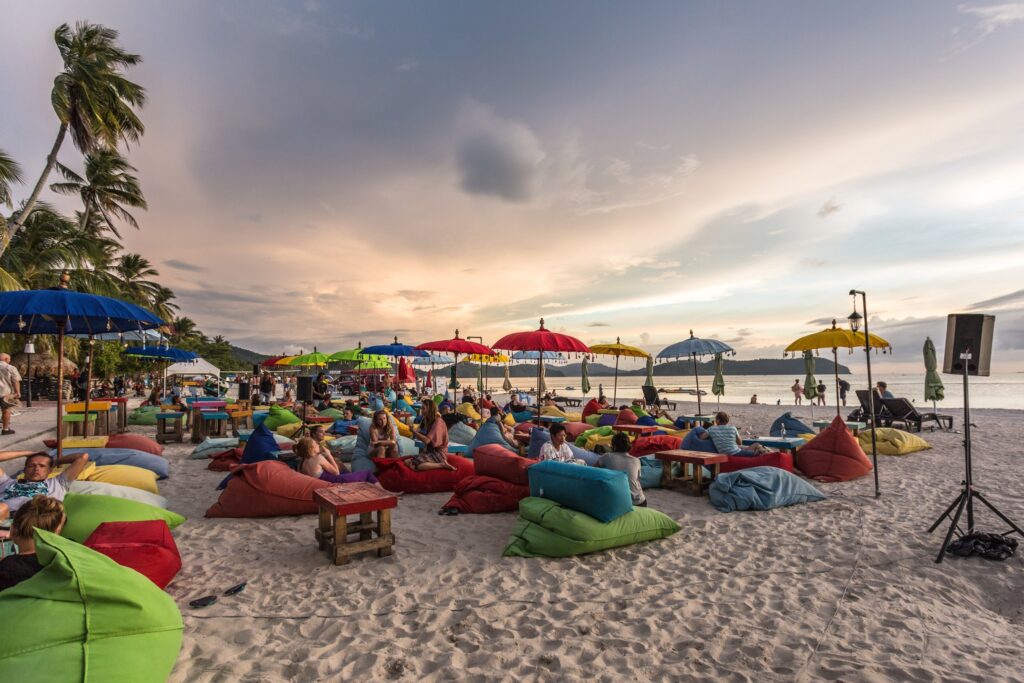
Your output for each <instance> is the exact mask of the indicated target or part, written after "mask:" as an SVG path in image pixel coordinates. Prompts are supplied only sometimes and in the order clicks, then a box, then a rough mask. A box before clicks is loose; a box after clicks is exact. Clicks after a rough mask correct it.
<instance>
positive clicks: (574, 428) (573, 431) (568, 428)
mask: <svg viewBox="0 0 1024 683" xmlns="http://www.w3.org/2000/svg"><path fill="white" fill-rule="evenodd" d="M562 424H563V425H564V426H565V433H566V434H568V435H569V441H576V437H578V436H579V435H580V434H582V433H583V432H585V431H587V430H588V429H593V427H591V426H590V425H588V424H587V423H586V422H564V423H562Z"/></svg>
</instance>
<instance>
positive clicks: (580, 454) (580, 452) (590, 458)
mask: <svg viewBox="0 0 1024 683" xmlns="http://www.w3.org/2000/svg"><path fill="white" fill-rule="evenodd" d="M568 444H569V450H570V451H572V454H573V455H574V456H576V459H577V460H582V461H583V462H585V463H587V464H588V465H590V466H591V467H593V466H594V465H596V464H597V460H598V458H600V457H601V456H600V455H598V454H597V453H595V452H594V451H588V450H587V449H586V448H580V447H579V446H577V445H576V444H574V443H573V442H572V441H569V442H568Z"/></svg>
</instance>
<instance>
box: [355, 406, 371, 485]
mask: <svg viewBox="0 0 1024 683" xmlns="http://www.w3.org/2000/svg"><path fill="white" fill-rule="evenodd" d="M356 422H357V423H358V424H359V430H358V431H357V432H356V447H355V450H354V451H352V471H353V472H376V471H377V466H376V465H374V464H373V460H371V459H370V456H369V453H370V425H371V424H373V420H371V419H370V418H368V417H366V416H365V415H360V416H359V417H358V418H356Z"/></svg>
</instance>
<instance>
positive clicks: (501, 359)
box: [466, 353, 512, 392]
mask: <svg viewBox="0 0 1024 683" xmlns="http://www.w3.org/2000/svg"><path fill="white" fill-rule="evenodd" d="M466 360H468V361H469V362H471V363H476V364H477V365H480V366H482V367H483V374H482V375H481V373H480V369H477V389H479V390H480V391H481V392H483V391H487V366H488V365H496V364H498V363H508V362H509V361H511V360H512V359H511V358H509V357H508V356H506V355H505V354H503V353H495V354H493V355H488V354H484V353H471V354H469V355H468V356H466ZM481 387H482V388H481Z"/></svg>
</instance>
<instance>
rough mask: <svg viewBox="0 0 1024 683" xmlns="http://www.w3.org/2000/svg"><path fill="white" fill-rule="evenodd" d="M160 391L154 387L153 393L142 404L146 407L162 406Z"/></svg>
mask: <svg viewBox="0 0 1024 683" xmlns="http://www.w3.org/2000/svg"><path fill="white" fill-rule="evenodd" d="M160 403H161V401H160V389H158V388H157V387H153V391H151V392H149V396H148V397H147V398H146V400H145V401H143V402H142V405H144V406H158V405H160Z"/></svg>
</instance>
